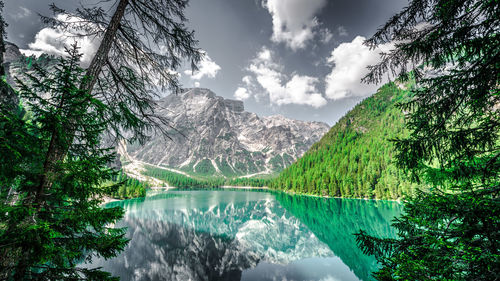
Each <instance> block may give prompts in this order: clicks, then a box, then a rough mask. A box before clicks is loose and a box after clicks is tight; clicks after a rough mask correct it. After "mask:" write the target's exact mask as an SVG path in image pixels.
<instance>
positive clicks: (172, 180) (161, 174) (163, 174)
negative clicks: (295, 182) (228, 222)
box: [142, 165, 270, 188]
mask: <svg viewBox="0 0 500 281" xmlns="http://www.w3.org/2000/svg"><path fill="white" fill-rule="evenodd" d="M145 168H146V169H145V171H143V172H142V174H143V175H145V176H150V177H154V178H157V179H160V180H163V181H165V182H167V183H168V184H169V185H170V186H175V187H179V188H193V187H194V188H211V187H221V186H253V187H263V186H267V184H268V183H269V181H270V180H269V179H263V178H220V177H200V176H196V175H192V176H186V175H182V174H179V173H175V172H171V171H169V170H166V169H162V168H157V167H154V166H149V165H146V167H145Z"/></svg>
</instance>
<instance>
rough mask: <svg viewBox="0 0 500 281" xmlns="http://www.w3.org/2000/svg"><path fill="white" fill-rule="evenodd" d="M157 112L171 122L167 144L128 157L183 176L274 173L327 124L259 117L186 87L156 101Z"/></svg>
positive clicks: (154, 143)
mask: <svg viewBox="0 0 500 281" xmlns="http://www.w3.org/2000/svg"><path fill="white" fill-rule="evenodd" d="M156 113H157V114H159V115H162V116H163V117H166V118H167V119H169V120H170V121H171V125H172V127H173V128H175V130H171V138H172V141H166V140H164V139H163V137H155V138H153V139H152V140H151V141H149V142H147V143H146V144H145V145H144V146H142V147H132V146H129V149H128V154H129V155H130V156H131V157H133V158H135V159H136V160H140V161H142V162H145V163H149V164H152V165H157V166H164V167H167V168H174V169H178V170H183V171H184V172H188V173H196V174H204V175H218V176H226V177H234V176H243V175H249V174H269V173H275V172H278V171H280V170H281V169H283V168H284V167H286V166H288V165H290V164H291V163H292V162H293V161H294V160H295V159H297V158H298V157H300V156H301V155H302V154H303V153H304V152H305V151H306V150H307V149H308V148H309V147H310V146H311V145H312V144H313V143H314V142H316V141H318V140H319V139H320V138H321V136H323V134H324V133H326V132H327V131H328V129H329V126H328V125H327V124H324V123H320V122H306V121H297V120H292V119H288V118H285V117H283V116H277V117H262V118H261V117H259V116H257V114H255V113H250V112H247V111H245V108H244V104H243V102H242V101H239V100H232V99H225V98H223V97H221V96H217V95H216V94H215V93H214V92H212V91H211V90H210V89H206V88H188V89H183V90H182V91H181V92H180V93H178V94H171V95H169V96H167V97H165V98H163V99H162V100H161V101H160V107H159V108H158V110H157V112H156Z"/></svg>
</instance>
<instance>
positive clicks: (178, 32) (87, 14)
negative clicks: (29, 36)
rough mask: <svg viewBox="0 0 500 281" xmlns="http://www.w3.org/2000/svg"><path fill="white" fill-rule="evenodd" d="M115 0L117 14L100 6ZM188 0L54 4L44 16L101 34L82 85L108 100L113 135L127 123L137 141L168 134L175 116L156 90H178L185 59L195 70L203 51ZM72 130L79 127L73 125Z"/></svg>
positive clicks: (57, 154)
mask: <svg viewBox="0 0 500 281" xmlns="http://www.w3.org/2000/svg"><path fill="white" fill-rule="evenodd" d="M111 3H112V5H111V6H112V7H116V8H115V10H114V12H113V13H112V14H108V13H107V11H109V9H107V8H106V9H105V8H103V7H102V6H99V5H109V4H111ZM187 4H188V1H187V0H175V1H170V0H157V1H150V0H105V1H100V3H99V4H94V5H93V6H91V7H81V8H79V9H77V10H76V11H75V12H73V13H70V12H67V11H65V10H63V9H61V8H59V7H57V6H56V5H54V4H52V5H51V9H52V10H53V12H54V14H57V15H59V16H58V17H56V18H50V17H42V19H43V21H44V22H45V23H46V24H49V25H51V26H53V27H55V28H58V29H60V30H63V31H66V32H68V33H70V34H73V36H89V37H91V38H99V39H100V45H99V48H98V49H97V52H96V54H95V55H94V57H93V59H92V61H91V62H90V65H89V66H88V68H87V69H86V76H87V77H88V79H86V80H85V81H84V82H83V83H82V84H81V85H79V88H80V89H81V90H84V91H88V92H89V93H91V94H92V95H93V97H94V98H96V99H98V100H99V101H100V102H102V103H104V104H105V105H107V110H106V112H104V113H105V114H106V117H107V123H108V130H107V132H108V134H109V135H110V136H111V138H112V139H114V140H118V139H120V138H123V135H122V134H123V130H124V129H125V130H127V131H128V132H129V133H130V132H132V133H134V134H133V138H131V141H134V140H139V141H142V140H144V139H145V138H147V136H148V133H149V132H151V131H159V132H160V133H162V134H164V135H166V136H167V133H166V128H169V127H170V126H169V121H168V120H167V119H165V118H164V117H162V116H159V115H156V114H155V113H154V112H153V108H154V106H155V102H154V98H155V97H156V94H155V92H156V93H158V92H161V91H159V89H164V88H169V89H170V90H172V91H174V92H176V91H177V90H178V89H179V85H178V81H177V73H176V72H175V70H176V69H177V68H178V67H180V65H181V63H182V62H183V59H186V60H189V61H190V62H191V66H192V68H193V70H194V69H196V64H197V63H198V62H199V61H200V59H201V57H202V53H201V52H200V50H199V49H198V48H197V47H196V44H197V41H196V40H195V39H194V32H193V31H191V30H189V29H188V28H187V27H186V26H185V22H186V21H187V19H186V18H185V16H184V9H185V8H186V6H187ZM75 19H76V20H75ZM75 118H79V117H78V116H76V117H75ZM72 122H77V121H76V120H75V121H72ZM72 122H69V124H71V123H72ZM66 130H67V131H72V130H74V128H71V126H68V127H67V128H66ZM57 137H58V136H57V135H53V136H51V138H53V139H54V143H61V142H60V141H59V140H58V139H57ZM129 139H130V138H129ZM67 141H68V142H70V143H71V141H72V140H71V139H69V140H67ZM65 146H66V147H67V144H66V145H63V147H57V146H52V147H50V148H49V151H48V154H47V159H48V161H47V165H46V166H45V168H44V169H45V172H44V176H43V178H42V179H41V183H40V186H39V188H38V191H37V196H36V200H41V199H40V196H42V194H43V193H44V191H45V190H46V189H50V186H51V185H52V182H51V181H50V179H49V178H48V175H49V174H51V173H53V172H54V171H53V169H54V168H55V165H56V163H57V162H60V161H62V160H63V159H64V158H65V157H66V155H67V153H68V150H67V149H66V148H65Z"/></svg>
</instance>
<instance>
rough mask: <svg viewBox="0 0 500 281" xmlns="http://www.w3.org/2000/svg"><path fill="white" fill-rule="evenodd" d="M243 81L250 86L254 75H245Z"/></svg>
mask: <svg viewBox="0 0 500 281" xmlns="http://www.w3.org/2000/svg"><path fill="white" fill-rule="evenodd" d="M241 81H243V83H245V85H247V87H249V86H250V85H252V76H250V75H245V76H244V77H243V78H242V79H241Z"/></svg>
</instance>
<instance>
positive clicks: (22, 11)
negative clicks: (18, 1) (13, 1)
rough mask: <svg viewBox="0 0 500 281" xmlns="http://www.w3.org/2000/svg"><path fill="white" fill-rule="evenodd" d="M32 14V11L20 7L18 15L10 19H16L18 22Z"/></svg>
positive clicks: (14, 14)
mask: <svg viewBox="0 0 500 281" xmlns="http://www.w3.org/2000/svg"><path fill="white" fill-rule="evenodd" d="M31 14H32V12H31V10H30V9H28V8H26V7H23V6H19V11H18V12H16V13H13V14H10V17H11V18H12V19H14V20H15V21H18V20H20V19H23V18H26V17H29V16H31Z"/></svg>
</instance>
